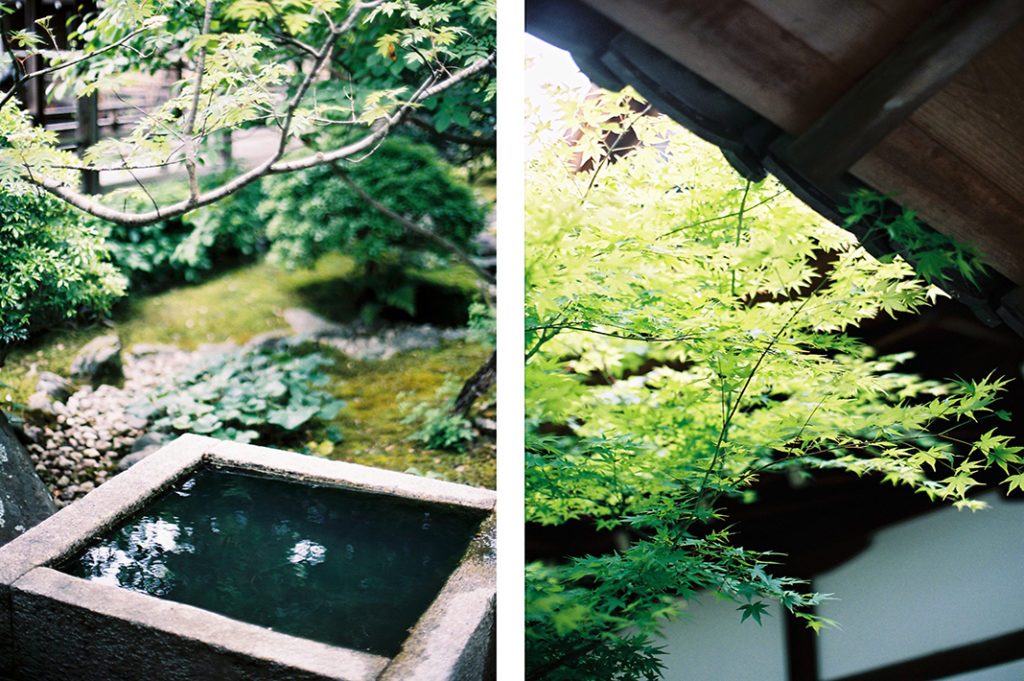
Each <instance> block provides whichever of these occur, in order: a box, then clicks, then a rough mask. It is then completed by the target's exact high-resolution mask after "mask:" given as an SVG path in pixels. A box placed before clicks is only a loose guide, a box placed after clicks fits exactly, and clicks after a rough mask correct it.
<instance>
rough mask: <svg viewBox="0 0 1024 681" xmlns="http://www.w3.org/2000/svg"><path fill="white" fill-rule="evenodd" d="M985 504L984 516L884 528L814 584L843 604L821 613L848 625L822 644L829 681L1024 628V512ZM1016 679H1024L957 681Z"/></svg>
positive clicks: (930, 518)
mask: <svg viewBox="0 0 1024 681" xmlns="http://www.w3.org/2000/svg"><path fill="white" fill-rule="evenodd" d="M983 498H984V499H985V500H986V501H987V502H988V503H989V504H990V508H989V509H987V510H984V511H978V512H975V513H972V512H970V511H957V510H955V509H943V510H940V511H936V512H934V513H931V514H928V515H926V516H923V517H920V518H916V519H913V520H910V521H907V522H904V523H901V524H899V525H896V526H894V527H891V528H888V529H886V530H883V531H881V532H879V533H878V534H877V535H876V537H875V540H874V542H873V543H872V545H871V546H870V547H869V548H868V549H867V550H866V551H864V552H863V553H861V554H860V555H858V556H857V557H855V558H854V559H852V560H851V561H849V562H847V563H845V564H844V565H842V566H840V567H839V568H837V569H835V570H833V571H831V572H829V573H826V574H824V575H821V576H820V577H819V578H818V579H817V580H815V588H816V590H818V591H821V592H829V593H834V594H836V596H837V598H838V600H835V601H829V602H827V603H825V604H823V606H822V607H821V608H820V610H819V612H820V614H821V615H822V616H824V617H828V618H829V619H834V620H836V621H838V622H839V623H840V625H841V626H842V629H841V630H839V631H837V630H831V631H824V632H823V633H822V634H821V636H820V638H819V664H820V672H821V677H822V678H823V679H826V680H827V679H830V678H836V677H840V676H845V675H847V674H852V673H854V672H857V671H863V670H866V669H871V668H873V667H877V666H880V665H883V664H887V663H891V662H897V661H900V660H906V659H910V658H913V657H917V656H920V655H924V654H927V653H930V652H935V651H939V650H944V649H947V648H950V647H954V646H957V645H962V644H965V643H969V642H972V641H978V640H983V639H986V638H989V637H992V636H997V635H999V634H1003V633H1007V632H1010V631H1015V630H1018V629H1022V628H1024V504H1021V503H1019V502H1007V501H1005V500H1003V498H1002V497H1001V496H1000V495H999V494H998V493H992V494H989V495H986V496H985V497H983ZM1015 664H1017V667H1020V666H1021V665H1019V664H1018V663H1015ZM1015 669H1016V668H1015ZM1009 678H1012V679H1020V678H1024V674H1017V673H1015V674H1014V675H1013V676H1005V675H1004V674H1002V673H995V672H993V673H991V674H990V673H985V672H978V673H976V674H972V675H964V676H963V677H962V679H961V677H956V679H957V681H997V680H999V681H1001V680H1003V679H1009Z"/></svg>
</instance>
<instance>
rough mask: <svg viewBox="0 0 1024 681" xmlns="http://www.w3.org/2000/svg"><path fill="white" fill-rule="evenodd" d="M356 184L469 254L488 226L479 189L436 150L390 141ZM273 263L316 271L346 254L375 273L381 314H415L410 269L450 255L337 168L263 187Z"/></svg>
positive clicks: (356, 174) (371, 283) (353, 167)
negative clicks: (413, 233)
mask: <svg viewBox="0 0 1024 681" xmlns="http://www.w3.org/2000/svg"><path fill="white" fill-rule="evenodd" d="M346 172H347V173H348V175H349V177H350V178H351V179H352V181H353V182H355V184H356V185H357V186H359V187H360V188H361V189H363V190H364V191H366V192H367V193H369V194H370V195H371V196H373V197H377V200H378V201H380V203H382V204H384V205H385V206H386V207H388V208H389V209H391V210H393V211H395V212H396V213H398V214H400V215H403V216H405V217H407V218H409V219H411V220H413V221H415V222H419V223H423V224H428V225H430V226H431V227H432V228H433V230H434V231H435V232H436V233H437V234H439V235H441V236H443V237H445V238H446V239H448V240H450V241H451V242H452V243H454V244H455V245H456V246H458V247H460V248H463V249H466V248H468V247H469V245H470V242H471V240H472V238H473V236H474V235H475V234H476V233H477V232H479V231H480V229H481V228H482V227H483V224H484V210H483V207H482V206H481V205H480V204H479V203H478V202H477V200H476V199H475V197H474V196H473V192H472V190H471V189H470V188H469V186H467V185H466V184H465V183H464V182H463V181H461V180H460V179H459V178H457V177H456V176H455V175H454V174H453V172H452V169H451V168H450V167H449V166H448V165H447V164H446V163H445V162H444V161H442V160H441V159H440V158H438V156H437V153H436V152H434V151H433V150H432V149H431V148H430V147H428V146H426V145H422V144H415V143H412V142H409V141H408V140H404V139H401V138H391V139H388V140H387V141H385V142H384V143H383V144H382V145H381V146H380V148H379V149H377V151H376V152H374V154H373V155H372V156H370V157H368V158H366V159H364V160H363V161H361V162H360V163H355V164H350V165H349V166H348V167H347V169H346ZM263 189H264V192H265V196H266V199H265V200H264V201H263V202H262V203H260V205H259V214H260V216H261V217H262V218H263V219H264V220H266V236H267V239H268V240H269V242H270V254H269V255H270V258H271V259H272V260H274V261H276V262H280V263H282V264H284V265H286V266H291V267H294V266H298V265H309V264H311V263H312V262H314V261H315V260H316V259H317V258H318V257H320V256H321V255H322V254H323V253H325V252H327V251H330V250H338V251H342V252H344V253H346V254H348V255H350V256H352V257H354V258H355V259H356V260H357V261H358V262H360V263H374V266H372V267H370V268H368V271H367V276H368V280H367V281H366V284H367V286H366V288H367V289H368V290H372V291H373V292H374V297H375V300H373V301H370V300H368V301H367V304H368V305H370V304H373V305H375V307H371V308H368V309H370V310H371V312H370V314H369V316H370V317H372V316H373V312H375V311H377V310H378V308H379V306H380V305H390V306H393V307H397V308H399V309H403V310H405V311H406V312H408V313H409V314H412V313H413V312H414V309H413V308H414V300H415V287H414V286H413V284H412V282H410V281H409V280H408V279H407V278H406V277H405V276H404V275H403V274H402V271H403V267H405V266H407V265H410V264H414V265H425V264H429V261H428V259H426V258H425V255H426V254H428V253H431V252H434V253H437V254H441V255H446V253H445V252H443V251H439V250H438V249H437V247H436V246H435V245H434V244H433V243H430V242H424V243H420V244H415V241H414V240H413V238H412V237H410V235H409V234H407V233H406V231H405V228H404V227H403V226H402V225H399V224H398V223H396V222H394V221H393V220H391V219H390V218H388V217H387V216H385V215H383V214H382V213H380V212H379V211H378V210H376V209H375V208H373V207H372V206H370V205H369V204H368V203H367V202H366V201H365V200H363V199H362V198H361V197H360V196H358V195H357V194H356V193H355V192H353V191H352V189H351V188H350V187H349V186H348V185H347V184H346V183H345V181H344V180H343V179H342V178H341V177H339V176H338V174H337V173H336V172H334V171H333V169H332V168H330V167H326V166H322V167H318V168H311V169H309V170H303V171H299V172H296V173H292V174H290V175H287V176H285V177H271V178H267V179H265V180H264V184H263Z"/></svg>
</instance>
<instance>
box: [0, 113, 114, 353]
mask: <svg viewBox="0 0 1024 681" xmlns="http://www.w3.org/2000/svg"><path fill="white" fill-rule="evenodd" d="M36 134H40V133H37V132H36V131H33V130H31V129H30V128H29V126H28V120H27V117H26V115H25V114H24V113H23V112H21V111H19V110H17V109H15V108H13V107H7V108H5V109H3V110H0V148H8V149H10V148H12V147H13V148H17V146H18V144H19V140H20V139H23V138H25V137H28V136H32V135H36ZM0 178H4V179H0V360H2V358H3V357H4V356H5V355H6V351H7V349H8V347H9V345H10V344H11V343H12V342H15V341H18V340H22V339H24V338H25V337H26V336H27V335H28V333H29V332H30V331H32V330H34V329H38V328H42V327H45V326H47V325H50V324H53V323H56V322H57V321H59V320H61V319H68V318H72V317H75V316H76V315H80V314H83V313H89V312H92V313H96V312H103V311H105V310H107V309H108V308H109V306H110V304H111V303H112V302H113V300H114V299H115V298H117V297H118V296H120V295H122V294H123V293H124V288H125V282H124V279H123V278H122V277H121V276H120V275H119V274H118V273H117V270H116V269H115V268H114V267H113V266H112V265H111V264H110V263H109V262H108V257H107V252H106V250H105V248H104V245H103V239H102V236H101V234H100V233H99V231H98V230H97V229H96V227H95V226H94V225H92V224H90V222H89V221H87V220H86V219H85V217H84V215H83V214H82V213H79V212H78V211H77V210H75V209H73V208H70V207H68V206H67V205H66V204H64V203H63V202H61V201H59V200H57V199H55V198H53V197H51V196H50V195H49V194H47V193H46V192H44V191H43V190H41V189H38V188H36V187H34V186H32V185H30V184H28V183H27V182H24V181H21V180H16V179H11V178H10V176H9V175H7V174H3V173H0ZM72 179H73V178H72Z"/></svg>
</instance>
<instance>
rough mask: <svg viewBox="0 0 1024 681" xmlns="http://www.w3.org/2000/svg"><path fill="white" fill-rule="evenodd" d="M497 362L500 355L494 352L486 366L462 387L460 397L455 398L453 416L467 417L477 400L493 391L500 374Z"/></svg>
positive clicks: (478, 370) (485, 363)
mask: <svg viewBox="0 0 1024 681" xmlns="http://www.w3.org/2000/svg"><path fill="white" fill-rule="evenodd" d="M497 360H498V353H497V351H494V352H492V353H491V356H490V357H489V358H488V360H487V361H486V362H484V365H483V366H482V367H480V368H479V369H477V371H476V373H475V374H473V375H472V376H470V378H469V380H468V381H466V382H465V383H464V384H463V385H462V390H460V391H459V396H458V397H456V398H455V406H454V407H452V413H453V414H458V415H460V416H466V415H467V414H468V413H469V410H470V408H472V406H473V403H474V402H476V400H477V398H478V397H480V396H481V395H483V394H484V393H485V392H487V391H488V390H490V389H491V386H492V385H494V379H495V378H496V376H497V372H498V364H497Z"/></svg>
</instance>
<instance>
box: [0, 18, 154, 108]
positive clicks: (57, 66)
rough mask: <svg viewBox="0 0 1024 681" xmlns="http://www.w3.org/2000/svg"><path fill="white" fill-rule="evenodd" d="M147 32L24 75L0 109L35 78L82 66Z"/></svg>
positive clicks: (140, 29) (135, 31)
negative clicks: (83, 63)
mask: <svg viewBox="0 0 1024 681" xmlns="http://www.w3.org/2000/svg"><path fill="white" fill-rule="evenodd" d="M145 30H147V29H145V28H137V29H135V30H134V31H132V32H131V33H129V34H128V35H126V36H125V37H123V38H121V39H120V40H118V41H117V42H113V43H111V44H109V45H106V46H105V47H102V48H100V49H98V50H96V51H95V52H87V53H84V54H83V55H82V56H81V57H78V58H77V59H72V60H70V61H66V62H61V63H60V64H55V65H53V66H48V67H47V68H45V69H39V70H38V71H33V72H32V73H27V72H26V73H23V74H22V75H21V76H20V77H19V78H18V80H16V81H15V82H14V85H13V86H12V87H11V89H10V90H9V91H8V92H6V93H5V94H4V96H3V99H0V109H3V108H4V106H5V105H6V104H7V102H9V101H10V100H11V98H12V97H14V95H15V94H16V93H17V92H18V90H19V89H20V88H21V87H22V86H24V85H25V83H27V82H28V81H30V80H33V79H35V78H42V77H43V76H48V75H50V74H51V73H56V72H57V71H62V70H64V69H67V68H71V67H72V66H75V65H77V64H81V63H82V62H84V61H86V60H88V59H93V58H95V57H97V56H98V55H101V54H103V53H104V52H109V51H110V50H113V49H114V48H117V47H120V46H121V45H123V44H125V43H126V42H128V41H129V40H131V39H132V38H134V37H135V36H137V35H139V34H140V33H142V32H143V31H145ZM0 33H2V32H0ZM4 35H5V37H4V43H5V47H6V48H8V49H9V48H10V44H9V43H8V41H7V38H6V34H4ZM10 54H11V55H12V58H13V55H14V52H13V51H12V52H10ZM12 60H13V61H14V62H17V61H18V60H17V59H12Z"/></svg>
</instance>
